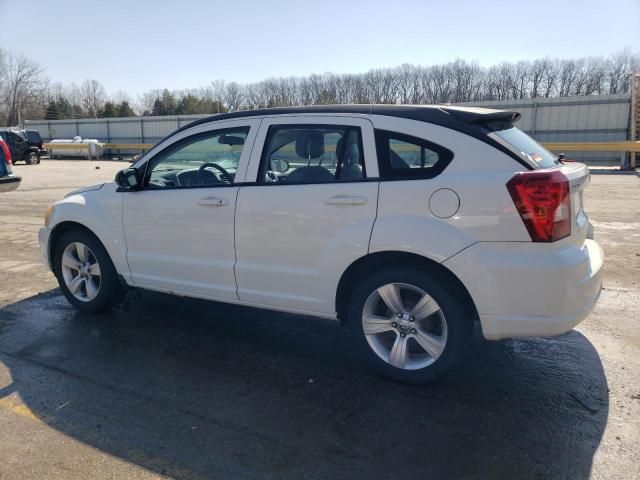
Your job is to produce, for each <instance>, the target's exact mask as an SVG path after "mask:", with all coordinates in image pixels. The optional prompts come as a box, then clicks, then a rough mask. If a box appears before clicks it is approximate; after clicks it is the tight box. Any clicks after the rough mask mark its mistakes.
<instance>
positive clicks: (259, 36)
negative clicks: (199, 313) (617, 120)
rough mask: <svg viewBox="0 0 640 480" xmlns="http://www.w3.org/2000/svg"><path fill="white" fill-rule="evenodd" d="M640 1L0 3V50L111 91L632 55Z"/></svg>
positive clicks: (638, 41) (58, 76)
mask: <svg viewBox="0 0 640 480" xmlns="http://www.w3.org/2000/svg"><path fill="white" fill-rule="evenodd" d="M639 33H640V0H608V1H604V0H597V1H593V0H572V1H569V0H534V1H526V2H523V1H517V0H511V1H502V0H500V1H498V0H482V1H471V0H449V1H447V0H438V1H433V0H422V1H419V0H384V1H383V0H360V1H354V0H337V1H336V0H316V1H293V0H268V1H257V0H254V1H243V0H225V1H218V0H208V1H207V0H173V1H171V2H167V1H161V0H156V1H150V0H129V1H126V0H107V1H95V0H84V1H80V0H0V48H2V49H5V50H7V51H10V52H16V53H22V54H24V55H26V56H28V57H29V58H31V59H33V60H35V61H36V62H38V63H39V64H40V65H41V66H42V67H43V68H44V69H45V71H46V74H47V75H48V76H49V77H50V78H51V80H52V81H58V82H62V83H63V84H68V83H71V82H75V83H76V84H80V83H82V81H84V80H85V79H86V78H92V79H96V80H98V81H100V82H101V83H102V84H103V85H104V86H105V88H106V90H107V92H110V93H114V92H117V91H119V90H121V91H126V92H128V93H129V94H131V95H134V96H135V95H137V94H140V93H142V92H145V91H148V90H151V89H154V88H169V89H183V88H197V87H201V86H206V85H208V84H209V83H210V82H211V81H212V80H216V79H224V80H226V81H237V82H241V83H246V82H255V81H260V80H263V79H265V78H269V77H281V76H283V77H287V76H302V75H308V74H311V73H323V72H336V73H359V72H365V71H367V70H369V69H371V68H379V67H395V66H398V65H401V64H403V63H412V64H420V65H432V64H438V63H446V62H450V61H453V60H455V59H456V58H462V59H464V60H467V61H472V60H476V61H478V62H479V63H480V64H481V65H485V66H486V65H492V64H495V63H499V62H502V61H518V60H530V59H535V58H540V57H545V56H549V57H561V58H562V57H564V58H569V57H580V56H597V55H605V56H606V55H608V54H610V53H613V52H616V51H619V50H621V49H623V48H624V47H630V48H631V49H632V50H633V51H636V52H640V34H639Z"/></svg>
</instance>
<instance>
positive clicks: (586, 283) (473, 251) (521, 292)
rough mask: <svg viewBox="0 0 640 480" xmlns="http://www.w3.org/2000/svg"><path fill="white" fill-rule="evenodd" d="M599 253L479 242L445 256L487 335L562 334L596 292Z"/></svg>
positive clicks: (590, 245)
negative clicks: (470, 299)
mask: <svg viewBox="0 0 640 480" xmlns="http://www.w3.org/2000/svg"><path fill="white" fill-rule="evenodd" d="M603 259H604V256H603V253H602V249H601V248H600V246H599V245H598V244H597V243H596V242H595V241H593V240H585V243H584V244H583V246H582V247H578V246H576V245H567V244H564V245H557V246H556V245H553V244H536V243H527V242H486V243H483V242H481V243H477V244H475V245H472V246H471V247H469V248H467V249H466V250H463V251H462V252H460V253H459V254H457V255H455V256H453V257H452V258H450V259H448V260H447V261H445V262H444V265H445V266H447V267H448V268H449V269H450V270H451V271H452V272H453V273H455V274H456V275H457V276H458V278H459V279H460V280H461V281H462V282H463V283H464V285H465V286H466V287H467V289H468V290H469V293H470V294H471V297H472V298H473V300H474V302H475V305H476V308H477V310H478V314H479V317H480V323H481V326H482V333H483V335H484V336H485V338H487V339H488V340H499V339H501V338H513V337H537V336H554V335H560V334H562V333H564V332H566V331H568V330H571V329H572V328H573V327H575V326H576V325H577V324H578V323H580V322H581V321H582V320H584V319H585V318H586V317H587V316H588V315H589V313H590V312H591V310H592V309H593V307H594V306H595V304H596V302H597V301H598V297H599V296H600V291H601V288H602V280H601V270H602V263H603Z"/></svg>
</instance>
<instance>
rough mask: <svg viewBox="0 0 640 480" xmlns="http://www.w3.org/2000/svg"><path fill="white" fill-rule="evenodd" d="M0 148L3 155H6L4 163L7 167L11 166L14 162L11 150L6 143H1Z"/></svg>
mask: <svg viewBox="0 0 640 480" xmlns="http://www.w3.org/2000/svg"><path fill="white" fill-rule="evenodd" d="M0 148H1V149H2V153H3V154H4V161H5V163H6V164H7V165H11V164H12V163H13V162H12V161H11V150H9V147H8V146H7V144H6V143H5V142H0Z"/></svg>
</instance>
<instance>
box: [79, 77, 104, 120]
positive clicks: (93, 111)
mask: <svg viewBox="0 0 640 480" xmlns="http://www.w3.org/2000/svg"><path fill="white" fill-rule="evenodd" d="M106 99H107V92H105V90H104V87H103V86H102V84H101V83H100V82H98V81H97V80H85V81H84V83H83V84H82V85H81V86H80V100H81V102H82V108H83V109H84V111H85V113H86V114H87V116H89V117H92V118H97V117H98V111H100V109H102V107H103V106H104V102H105V101H106Z"/></svg>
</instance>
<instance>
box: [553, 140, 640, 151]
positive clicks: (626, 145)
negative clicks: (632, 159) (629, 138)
mask: <svg viewBox="0 0 640 480" xmlns="http://www.w3.org/2000/svg"><path fill="white" fill-rule="evenodd" d="M544 146H545V148H547V149H549V150H551V151H554V152H560V151H563V152H564V151H567V152H624V153H627V152H640V142H584V143H545V144H544Z"/></svg>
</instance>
